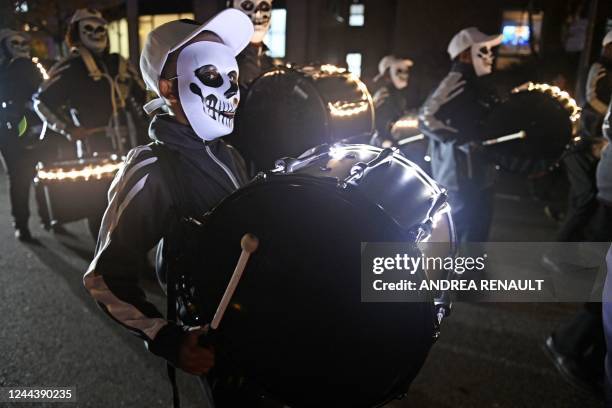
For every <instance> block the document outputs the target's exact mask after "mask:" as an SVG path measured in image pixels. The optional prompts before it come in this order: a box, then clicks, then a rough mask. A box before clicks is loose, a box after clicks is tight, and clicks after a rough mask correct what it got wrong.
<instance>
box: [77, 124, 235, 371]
mask: <svg viewBox="0 0 612 408" xmlns="http://www.w3.org/2000/svg"><path fill="white" fill-rule="evenodd" d="M150 137H151V139H153V140H154V142H155V143H161V144H162V145H163V146H162V147H163V148H167V149H168V150H169V151H171V152H174V153H176V154H177V155H178V162H179V163H180V165H179V166H177V167H175V169H176V175H177V178H180V180H181V183H182V185H183V187H184V189H183V191H185V192H186V195H187V198H188V201H189V204H190V208H191V209H192V210H193V212H194V217H198V216H201V215H203V214H204V213H206V212H207V211H209V210H210V209H211V208H213V207H214V206H215V205H216V204H218V203H219V202H220V201H221V199H223V198H224V197H226V196H228V195H229V194H231V193H232V192H233V191H235V190H236V189H238V188H239V187H240V186H241V185H243V184H244V183H246V181H247V175H246V171H245V166H244V162H243V160H242V159H241V157H240V156H239V154H238V153H237V152H236V151H235V150H234V149H233V148H231V147H230V146H228V145H227V144H225V142H223V141H222V140H215V141H212V142H203V141H202V139H200V138H199V137H198V136H197V135H196V134H195V132H194V131H193V129H192V128H191V127H190V126H186V125H181V124H179V123H178V122H176V121H175V120H174V119H173V118H171V117H169V116H157V117H156V118H154V119H153V122H152V123H151V127H150ZM162 168H163V167H162V166H161V165H160V163H159V162H158V157H157V156H156V155H155V154H154V150H153V149H152V148H151V145H146V146H140V147H137V148H135V149H133V150H132V151H131V152H130V153H129V155H128V157H127V159H126V165H125V167H124V168H123V170H122V171H121V172H119V173H118V174H117V176H116V177H115V180H114V182H113V185H112V186H111V190H110V191H109V205H108V209H107V211H106V213H105V215H104V219H103V222H102V229H101V234H100V237H101V238H100V240H99V241H98V245H97V248H96V254H95V257H94V260H93V262H92V263H91V265H90V267H89V270H88V272H87V274H86V275H85V277H84V284H85V287H86V288H87V289H88V290H89V291H90V293H91V295H92V296H93V297H94V298H95V299H96V301H97V302H98V303H99V304H100V306H101V307H102V308H103V309H104V310H105V311H106V312H107V313H108V314H109V315H111V317H112V318H113V319H115V320H117V321H118V322H119V323H121V324H122V325H124V326H125V327H127V328H128V329H130V330H131V331H133V332H134V333H135V334H137V335H138V336H139V337H141V338H142V339H143V340H145V341H146V343H147V345H148V349H149V350H150V351H151V352H152V353H154V354H156V355H158V356H161V357H163V358H165V359H166V360H167V361H169V362H170V363H172V364H173V365H175V366H176V363H177V358H178V356H177V352H178V350H179V345H180V343H181V341H182V335H183V331H182V329H181V328H180V327H179V326H178V325H176V324H174V323H169V322H168V321H166V320H165V319H164V318H163V315H162V314H161V313H160V312H159V311H158V310H157V309H156V307H155V306H154V305H153V304H152V303H150V302H148V301H147V300H146V298H145V296H144V292H143V290H142V289H141V288H140V287H139V286H138V265H139V262H140V261H141V259H142V257H143V256H144V255H145V254H146V253H147V252H148V251H149V250H151V249H152V248H153V247H154V246H155V245H157V243H158V242H159V241H160V240H161V239H162V238H164V237H167V235H168V225H169V224H168V223H169V221H170V220H171V219H173V217H174V216H175V213H173V211H174V210H173V208H172V207H173V201H174V198H173V195H172V191H173V189H172V187H171V186H168V185H167V183H166V182H165V181H166V180H167V177H168V175H166V174H162ZM162 263H163V262H162ZM160 280H161V281H162V282H165V281H166V280H165V276H160Z"/></svg>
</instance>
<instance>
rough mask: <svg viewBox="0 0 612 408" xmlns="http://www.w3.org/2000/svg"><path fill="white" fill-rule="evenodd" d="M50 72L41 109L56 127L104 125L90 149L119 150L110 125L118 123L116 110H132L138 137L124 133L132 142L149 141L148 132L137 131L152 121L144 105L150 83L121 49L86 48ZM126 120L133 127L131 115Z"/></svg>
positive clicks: (62, 130)
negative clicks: (110, 134)
mask: <svg viewBox="0 0 612 408" xmlns="http://www.w3.org/2000/svg"><path fill="white" fill-rule="evenodd" d="M49 75H50V78H49V79H48V80H47V81H45V82H44V83H43V85H42V86H41V88H40V91H39V93H38V95H37V102H36V110H37V112H38V113H39V115H40V116H41V118H42V119H43V120H44V121H46V122H47V123H48V124H49V126H50V128H51V129H52V130H54V131H56V132H58V133H61V134H64V135H68V134H70V131H71V130H72V129H73V128H75V127H83V128H86V129H94V128H99V129H100V131H99V132H98V133H97V134H96V135H95V136H92V137H90V138H87V140H86V143H88V144H89V148H90V150H91V151H99V152H113V151H115V152H116V151H117V150H118V147H117V146H113V145H112V144H113V143H112V140H111V138H109V137H108V136H107V134H106V132H105V130H104V128H106V127H109V126H112V125H111V119H112V117H113V112H114V111H115V112H126V111H130V112H131V113H132V115H131V119H130V120H131V121H132V124H133V125H134V126H135V129H133V130H132V131H131V132H130V134H131V136H132V137H133V139H132V140H129V137H130V136H128V135H126V134H125V133H123V134H122V137H123V138H124V139H128V140H126V144H127V146H128V147H133V146H136V145H138V144H140V143H143V142H144V141H143V136H137V135H138V130H140V129H143V128H144V121H145V120H146V118H144V113H142V109H141V108H140V106H142V105H143V104H144V102H145V99H146V93H145V88H144V83H143V82H142V80H141V79H140V75H139V74H138V72H137V71H136V70H135V69H134V68H133V67H132V66H131V65H130V64H129V63H128V62H127V61H126V60H125V59H123V57H121V56H120V55H119V54H109V53H103V54H102V55H95V54H92V53H90V52H89V51H88V50H87V49H85V48H83V47H80V48H79V49H74V50H73V52H72V54H71V55H70V56H69V57H67V58H66V59H64V60H62V61H60V62H59V63H57V64H56V65H55V66H54V67H53V68H52V69H51V70H50V72H49ZM111 83H112V86H111ZM121 120H122V126H123V127H124V128H125V129H128V128H129V122H128V120H126V118H125V117H123V118H121ZM141 133H142V132H141ZM134 136H136V137H134ZM128 150H129V149H128Z"/></svg>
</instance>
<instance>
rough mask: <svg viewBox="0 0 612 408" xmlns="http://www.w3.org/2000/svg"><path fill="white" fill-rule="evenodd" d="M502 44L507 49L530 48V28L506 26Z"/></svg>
mask: <svg viewBox="0 0 612 408" xmlns="http://www.w3.org/2000/svg"><path fill="white" fill-rule="evenodd" d="M502 34H503V38H502V44H503V45H505V46H507V47H527V46H529V34H530V32H529V26H526V25H504V28H503V31H502Z"/></svg>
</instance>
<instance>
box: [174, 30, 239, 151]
mask: <svg viewBox="0 0 612 408" xmlns="http://www.w3.org/2000/svg"><path fill="white" fill-rule="evenodd" d="M177 74H178V85H179V99H180V102H181V105H182V107H183V111H184V112H185V115H187V119H188V120H189V124H190V125H191V127H192V128H193V130H194V131H195V132H196V134H197V135H198V136H199V137H200V138H201V139H203V140H208V141H210V140H214V139H217V138H219V137H222V136H225V135H228V134H230V133H231V132H232V131H233V130H234V115H235V113H236V108H237V107H238V102H240V91H239V89H238V63H237V62H236V58H235V57H234V53H233V52H232V50H231V49H230V48H229V47H228V46H226V45H224V44H220V43H214V42H209V41H200V42H196V43H194V44H191V45H188V46H187V47H185V48H184V49H183V50H182V51H181V53H180V55H179V58H178V64H177Z"/></svg>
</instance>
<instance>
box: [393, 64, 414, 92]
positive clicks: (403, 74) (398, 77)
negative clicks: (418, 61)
mask: <svg viewBox="0 0 612 408" xmlns="http://www.w3.org/2000/svg"><path fill="white" fill-rule="evenodd" d="M411 66H412V61H410V60H396V61H395V62H394V63H393V64H391V66H390V67H389V73H390V76H391V82H393V86H394V87H396V88H397V89H404V88H406V87H407V86H408V79H409V78H410V67H411Z"/></svg>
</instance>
